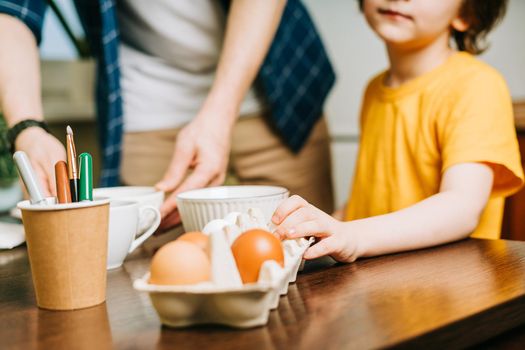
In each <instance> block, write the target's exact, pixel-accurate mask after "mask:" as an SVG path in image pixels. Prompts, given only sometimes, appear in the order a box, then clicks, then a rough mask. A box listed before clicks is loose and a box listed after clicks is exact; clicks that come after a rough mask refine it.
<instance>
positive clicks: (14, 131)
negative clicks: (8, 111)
mask: <svg viewBox="0 0 525 350" xmlns="http://www.w3.org/2000/svg"><path fill="white" fill-rule="evenodd" d="M33 126H36V127H39V128H41V129H44V130H45V131H46V132H48V133H50V131H49V127H48V126H47V123H46V122H44V121H42V120H35V119H25V120H22V121H20V122H18V123H16V124H15V125H13V127H12V128H10V129H9V130H7V142H8V143H9V148H10V150H11V153H15V141H16V138H17V137H18V135H20V133H21V132H22V131H24V130H25V129H27V128H31V127H33Z"/></svg>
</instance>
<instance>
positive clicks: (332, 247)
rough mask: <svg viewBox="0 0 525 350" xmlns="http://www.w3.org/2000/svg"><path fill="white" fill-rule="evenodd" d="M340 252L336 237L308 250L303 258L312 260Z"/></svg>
mask: <svg viewBox="0 0 525 350" xmlns="http://www.w3.org/2000/svg"><path fill="white" fill-rule="evenodd" d="M337 250H338V247H337V240H336V239H334V237H333V236H332V237H327V238H325V239H323V240H321V241H319V242H317V243H316V244H314V245H313V246H311V247H310V248H308V249H307V250H306V252H305V253H304V256H303V258H305V259H307V260H310V259H315V258H320V257H322V256H326V255H331V254H333V253H334V252H336V251H337Z"/></svg>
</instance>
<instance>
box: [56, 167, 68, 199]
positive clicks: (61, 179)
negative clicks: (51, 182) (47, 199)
mask: <svg viewBox="0 0 525 350" xmlns="http://www.w3.org/2000/svg"><path fill="white" fill-rule="evenodd" d="M55 181H56V187H57V197H58V203H71V190H70V188H69V178H68V177H67V165H66V162H64V161H63V160H61V161H58V162H56V164H55Z"/></svg>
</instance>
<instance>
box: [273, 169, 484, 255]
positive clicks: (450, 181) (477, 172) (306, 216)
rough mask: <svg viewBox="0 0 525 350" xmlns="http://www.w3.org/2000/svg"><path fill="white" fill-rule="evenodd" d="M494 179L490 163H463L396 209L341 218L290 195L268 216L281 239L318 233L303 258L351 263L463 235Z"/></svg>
mask: <svg viewBox="0 0 525 350" xmlns="http://www.w3.org/2000/svg"><path fill="white" fill-rule="evenodd" d="M492 182H493V173H492V170H491V168H490V167H489V166H487V165H484V164H480V163H463V164H458V165H455V166H452V167H450V168H449V169H448V170H447V171H445V173H444V175H443V178H442V181H441V186H440V191H439V193H437V194H435V195H433V196H431V197H429V198H427V199H425V200H423V201H421V202H419V203H417V204H415V205H413V206H411V207H408V208H405V209H403V210H399V211H396V212H394V213H390V214H386V215H381V216H375V217H371V218H367V219H361V220H355V221H348V222H341V221H338V220H335V219H334V218H333V217H331V216H330V215H328V214H326V213H324V212H322V211H320V210H319V209H317V208H315V207H313V206H312V205H310V204H309V203H307V202H306V201H305V200H303V199H302V198H300V197H298V196H293V197H291V198H290V199H288V200H287V201H285V202H284V203H283V204H282V205H281V206H279V208H277V210H276V212H275V214H274V217H273V218H272V221H273V222H274V223H275V224H277V225H279V226H278V227H277V229H276V231H275V232H276V233H277V234H279V235H280V236H281V237H282V238H297V237H305V236H316V237H319V238H321V241H320V242H318V243H317V244H315V245H314V246H312V247H311V248H310V249H308V251H307V252H306V253H305V258H306V259H313V258H316V257H319V256H323V255H331V256H333V257H334V258H335V259H337V260H339V261H347V262H351V261H354V260H355V259H357V258H359V257H363V256H374V255H381V254H387V253H393V252H399V251H404V250H412V249H418V248H424V247H430V246H435V245H438V244H442V243H446V242H451V241H455V240H459V239H462V238H466V237H467V236H468V235H469V234H470V233H471V232H472V231H474V229H475V228H476V226H477V225H478V222H479V218H480V215H481V213H482V212H483V209H484V208H485V205H486V204H487V201H488V199H489V196H490V192H491V190H492Z"/></svg>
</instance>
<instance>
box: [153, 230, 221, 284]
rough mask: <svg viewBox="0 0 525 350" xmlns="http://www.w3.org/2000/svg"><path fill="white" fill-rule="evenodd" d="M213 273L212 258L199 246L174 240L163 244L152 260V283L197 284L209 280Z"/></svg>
mask: <svg viewBox="0 0 525 350" xmlns="http://www.w3.org/2000/svg"><path fill="white" fill-rule="evenodd" d="M210 275H211V265H210V260H209V259H208V256H207V255H206V253H205V252H204V251H203V250H202V249H201V248H199V246H197V245H195V244H193V243H189V242H184V241H178V240H177V241H173V242H170V243H168V244H166V245H164V246H162V247H161V248H160V249H159V250H158V251H157V253H155V255H154V256H153V259H152V260H151V267H150V279H149V283H152V284H195V283H199V282H204V281H208V280H209V279H210Z"/></svg>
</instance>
